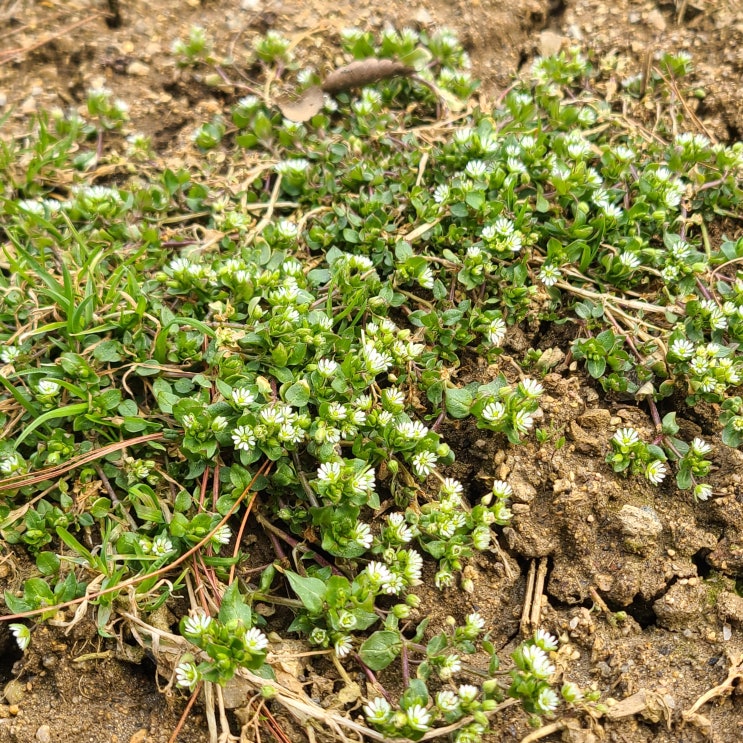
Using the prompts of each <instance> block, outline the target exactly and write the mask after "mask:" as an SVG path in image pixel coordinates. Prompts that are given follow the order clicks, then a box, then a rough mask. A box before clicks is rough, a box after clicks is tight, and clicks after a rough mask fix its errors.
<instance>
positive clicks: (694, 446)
mask: <svg viewBox="0 0 743 743" xmlns="http://www.w3.org/2000/svg"><path fill="white" fill-rule="evenodd" d="M691 450H692V452H694V454H697V455H698V456H700V457H701V456H704V455H705V454H709V453H710V452H711V451H712V446H711V445H710V444H708V443H707V442H706V441H705V440H704V439H700V438H699V437H698V436H697V437H695V438H694V440H693V441H692V442H691Z"/></svg>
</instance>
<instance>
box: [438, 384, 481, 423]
mask: <svg viewBox="0 0 743 743" xmlns="http://www.w3.org/2000/svg"><path fill="white" fill-rule="evenodd" d="M444 396H445V398H446V412H447V413H448V414H449V415H450V416H451V417H452V418H466V417H467V416H468V415H469V414H470V407H471V405H472V401H473V399H474V398H473V396H472V393H471V392H470V391H469V390H468V389H466V388H456V387H448V388H447V389H446V392H445V393H444Z"/></svg>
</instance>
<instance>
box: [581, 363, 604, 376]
mask: <svg viewBox="0 0 743 743" xmlns="http://www.w3.org/2000/svg"><path fill="white" fill-rule="evenodd" d="M586 368H587V369H588V373H589V374H590V375H591V376H592V377H593V378H594V379H598V378H599V377H600V376H601V375H602V374H603V373H604V372H605V371H606V359H588V361H586Z"/></svg>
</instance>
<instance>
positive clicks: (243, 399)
mask: <svg viewBox="0 0 743 743" xmlns="http://www.w3.org/2000/svg"><path fill="white" fill-rule="evenodd" d="M232 402H234V403H235V405H237V406H238V407H240V408H247V407H248V405H250V404H252V403H254V402H255V395H254V394H253V393H252V392H251V391H250V390H249V389H248V388H247V387H235V389H233V390H232Z"/></svg>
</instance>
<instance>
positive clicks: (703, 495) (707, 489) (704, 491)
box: [694, 483, 712, 501]
mask: <svg viewBox="0 0 743 743" xmlns="http://www.w3.org/2000/svg"><path fill="white" fill-rule="evenodd" d="M711 497H712V486H711V485H707V483H700V484H699V485H696V486H695V487H694V498H696V500H700V501H706V500H709V499H710V498H711Z"/></svg>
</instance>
